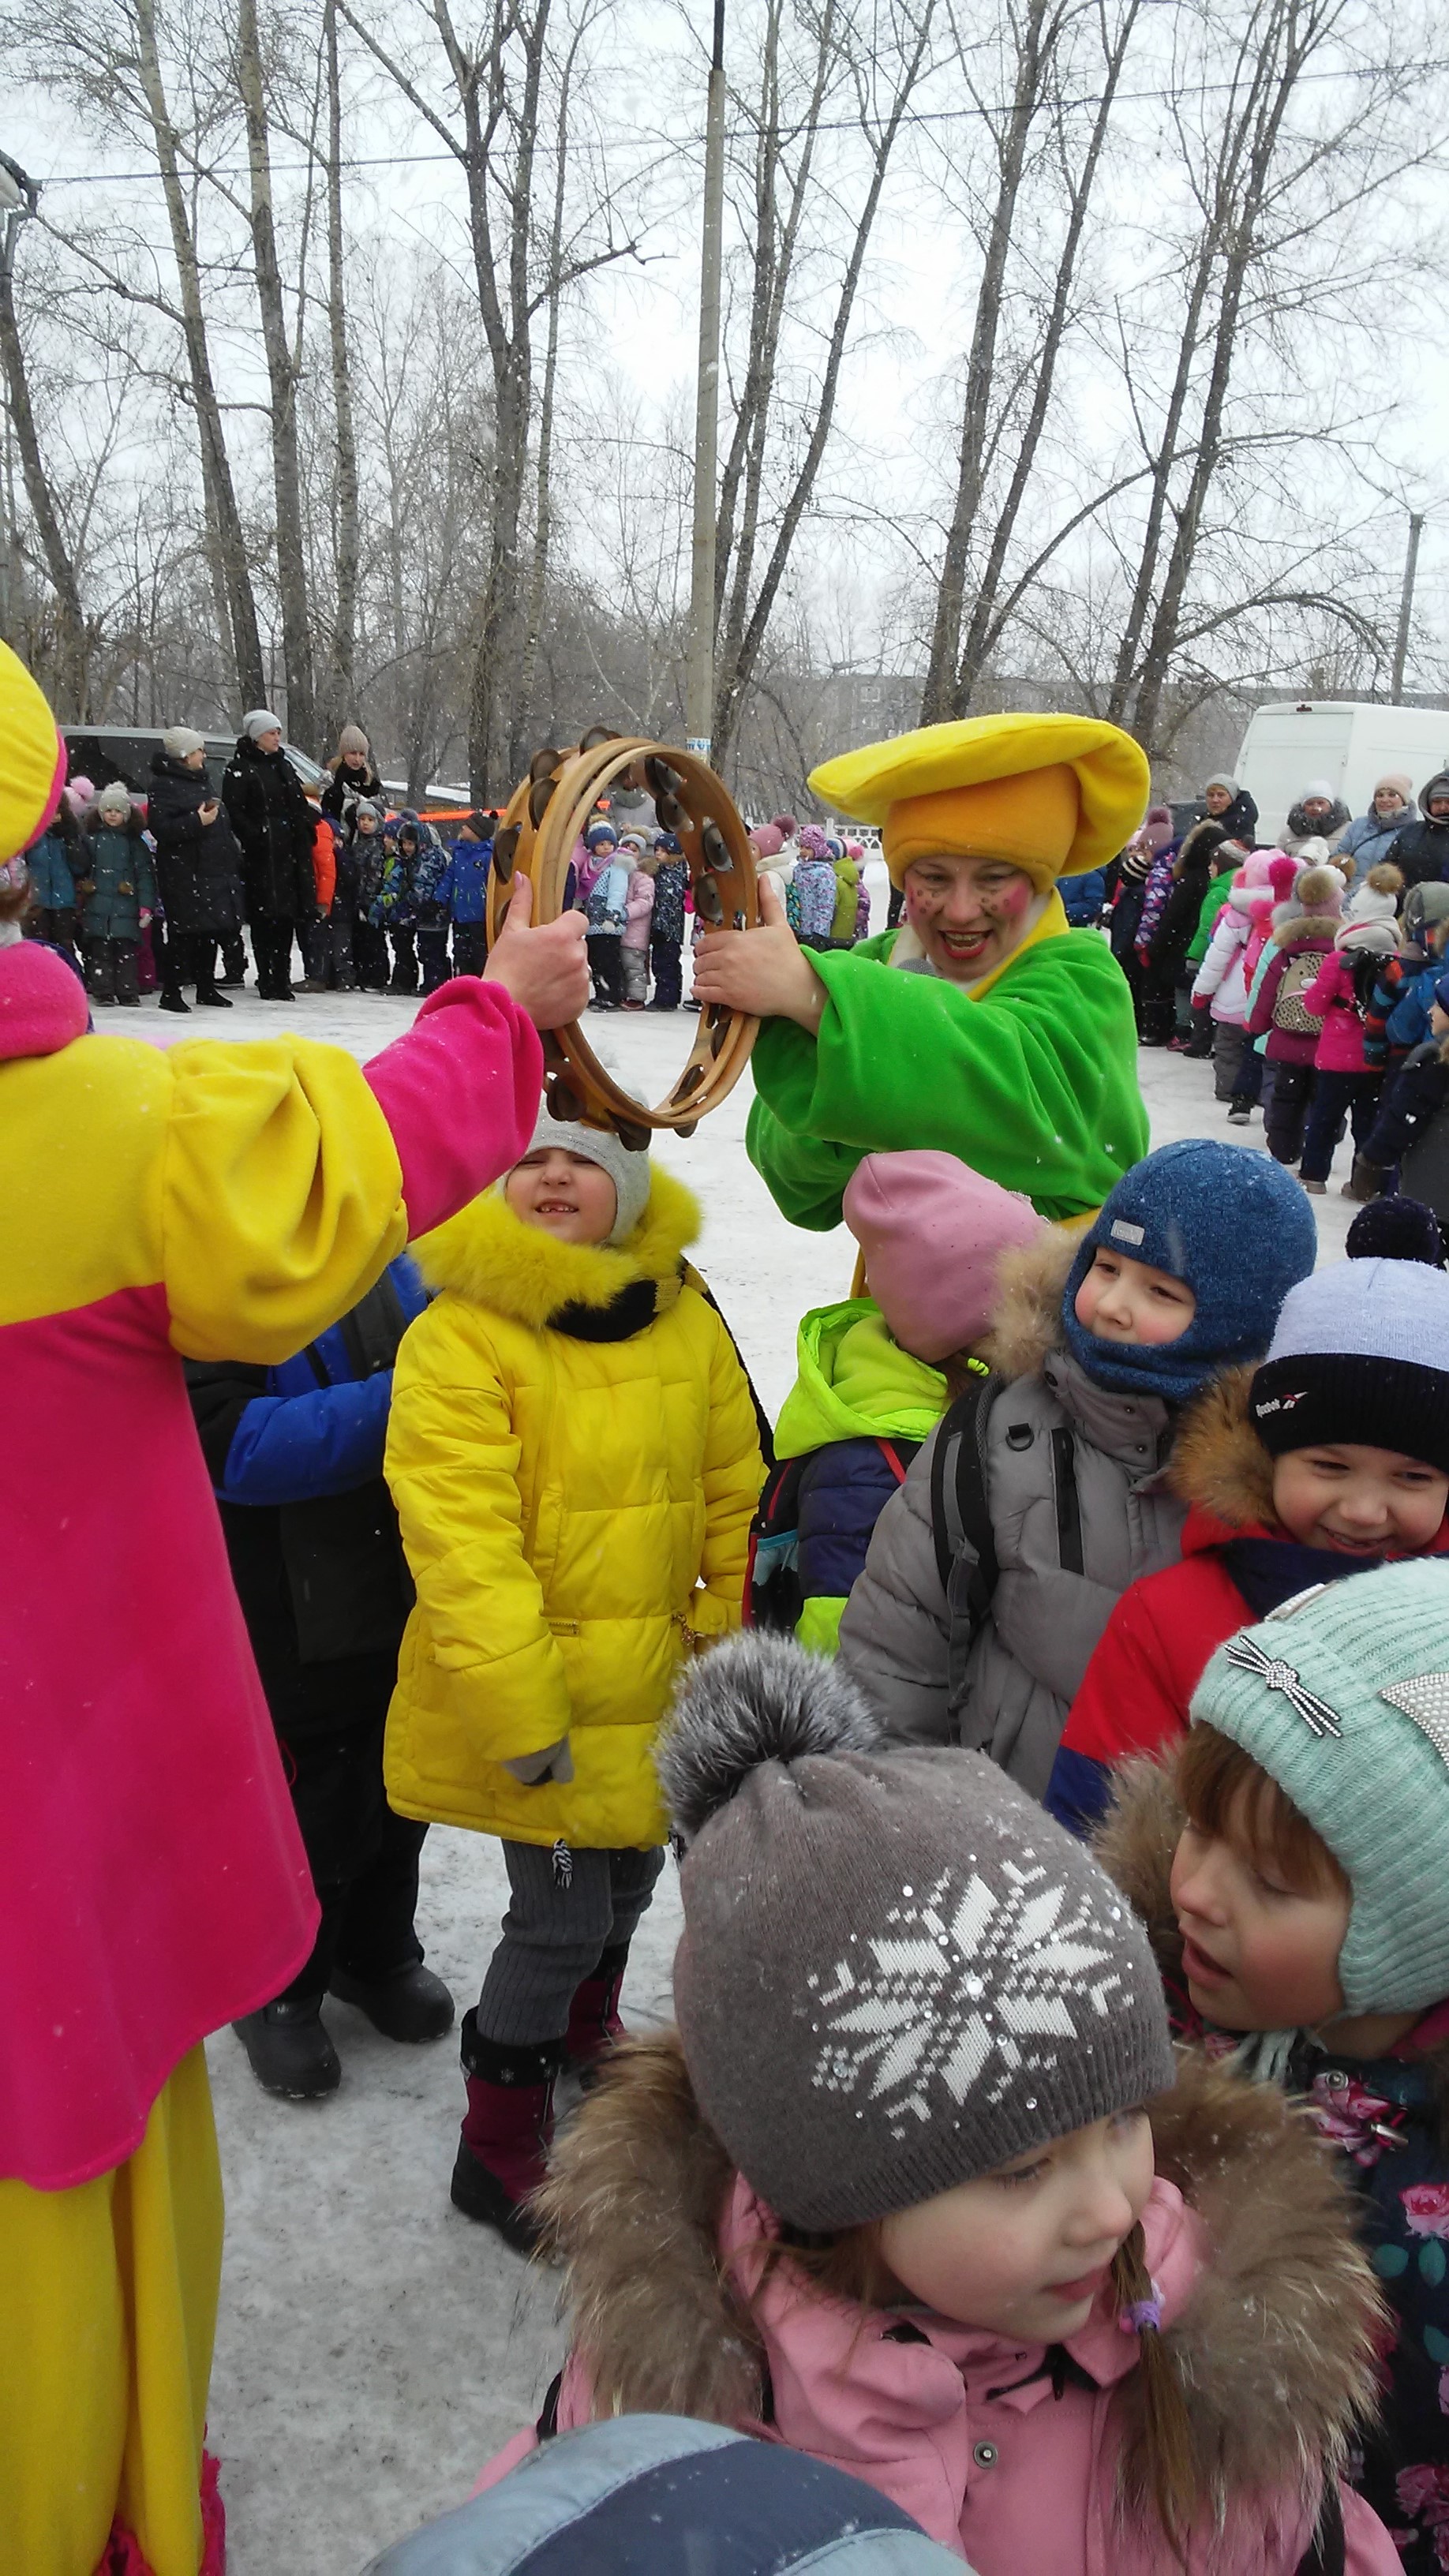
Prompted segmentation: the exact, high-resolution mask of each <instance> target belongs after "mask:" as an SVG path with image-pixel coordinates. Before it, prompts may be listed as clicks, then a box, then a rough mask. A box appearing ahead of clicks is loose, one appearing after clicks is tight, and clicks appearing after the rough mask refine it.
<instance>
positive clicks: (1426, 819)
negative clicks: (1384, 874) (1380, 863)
mask: <svg viewBox="0 0 1449 2576" xmlns="http://www.w3.org/2000/svg"><path fill="white" fill-rule="evenodd" d="M1419 812H1420V814H1421V815H1422V816H1423V820H1422V822H1419V823H1406V824H1405V825H1404V828H1403V830H1402V832H1400V834H1399V836H1398V839H1397V840H1396V841H1394V842H1393V843H1392V844H1391V846H1390V848H1389V849H1388V851H1387V852H1386V854H1385V855H1386V857H1387V858H1388V859H1389V860H1390V861H1391V862H1392V864H1393V865H1394V866H1395V867H1396V868H1398V869H1399V870H1400V871H1401V872H1402V875H1403V879H1404V883H1405V885H1406V886H1416V885H1429V884H1430V883H1432V882H1434V881H1435V880H1437V879H1446V878H1449V769H1436V771H1435V772H1434V775H1433V777H1432V778H1431V779H1430V780H1429V782H1428V784H1427V786H1424V787H1421V788H1420V790H1419Z"/></svg>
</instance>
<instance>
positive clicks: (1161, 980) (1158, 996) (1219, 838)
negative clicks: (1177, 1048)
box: [1142, 821, 1228, 1046]
mask: <svg viewBox="0 0 1449 2576" xmlns="http://www.w3.org/2000/svg"><path fill="white" fill-rule="evenodd" d="M1227 838H1228V835H1227V833H1226V832H1225V831H1224V830H1223V827H1222V825H1221V823H1213V822H1210V821H1204V822H1201V823H1194V824H1193V826H1192V828H1191V830H1190V831H1188V832H1185V833H1184V834H1183V839H1182V847H1181V849H1180V850H1179V851H1178V854H1177V856H1176V858H1175V859H1174V861H1173V863H1172V886H1171V890H1170V892H1169V894H1168V897H1167V901H1166V903H1165V904H1164V905H1163V907H1162V912H1161V915H1160V917H1159V920H1158V924H1157V928H1156V930H1155V931H1154V932H1153V934H1152V945H1151V947H1150V948H1149V950H1148V952H1147V964H1146V966H1145V967H1144V969H1143V974H1142V1043H1143V1045H1144V1046H1166V1045H1167V1043H1168V1041H1169V1039H1170V1038H1171V1036H1172V1024H1173V1018H1174V997H1175V994H1176V990H1177V984H1178V980H1179V978H1180V977H1181V975H1182V973H1183V969H1184V966H1185V964H1186V960H1187V952H1188V949H1189V948H1190V946H1191V945H1192V938H1193V933H1194V932H1195V930H1196V929H1197V925H1198V920H1199V917H1200V915H1201V913H1202V907H1203V897H1204V896H1205V894H1206V893H1207V890H1208V883H1209V880H1210V878H1211V875H1212V863H1213V855H1214V853H1215V852H1216V851H1217V850H1220V849H1221V847H1222V845H1223V843H1224V841H1225V840H1226V839H1227Z"/></svg>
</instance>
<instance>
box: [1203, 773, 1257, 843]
mask: <svg viewBox="0 0 1449 2576" xmlns="http://www.w3.org/2000/svg"><path fill="white" fill-rule="evenodd" d="M1202 793H1203V803H1204V804H1205V805H1206V807H1207V817H1206V819H1207V821H1208V822H1209V823H1221V825H1222V827H1223V834H1224V837H1225V839H1227V840H1229V841H1241V842H1242V845H1243V847H1244V849H1245V850H1255V849H1256V848H1257V846H1258V808H1257V805H1256V803H1255V801H1254V799H1253V798H1252V797H1251V796H1250V795H1249V794H1248V791H1247V789H1246V787H1240V786H1239V785H1238V782H1237V780H1236V778H1229V777H1228V775H1227V772H1226V771H1225V770H1219V772H1218V774H1217V776H1216V778H1210V779H1209V780H1208V782H1207V784H1206V786H1205V787H1204V789H1203V791H1202Z"/></svg>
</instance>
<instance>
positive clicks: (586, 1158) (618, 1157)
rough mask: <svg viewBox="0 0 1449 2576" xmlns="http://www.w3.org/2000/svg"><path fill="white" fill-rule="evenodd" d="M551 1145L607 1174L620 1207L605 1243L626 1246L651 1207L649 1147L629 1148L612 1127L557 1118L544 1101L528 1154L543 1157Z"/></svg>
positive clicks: (616, 1209)
mask: <svg viewBox="0 0 1449 2576" xmlns="http://www.w3.org/2000/svg"><path fill="white" fill-rule="evenodd" d="M549 1145H557V1147H558V1149H559V1151H560V1153H564V1154H577V1155H578V1158H579V1160H580V1162H582V1163H597V1164H598V1167H599V1169H600V1171H601V1172H607V1173H608V1175H609V1178H610V1180H611V1181H612V1182H613V1184H614V1195H615V1198H616V1200H617V1201H618V1204H617V1206H616V1208H615V1210H614V1222H613V1224H612V1225H611V1226H610V1228H609V1231H608V1233H607V1234H606V1235H605V1237H604V1241H605V1242H606V1243H626V1242H627V1241H628V1239H629V1236H630V1235H631V1234H632V1233H633V1231H634V1228H635V1226H636V1225H637V1224H638V1222H639V1219H640V1218H641V1217H642V1215H643V1214H644V1210H645V1209H646V1207H647V1206H648V1204H649V1181H650V1163H649V1148H648V1146H647V1144H646V1145H644V1146H643V1147H637V1148H636V1147H635V1146H632V1145H626V1144H625V1142H624V1139H623V1137H622V1136H620V1135H619V1134H618V1133H617V1132H616V1130H615V1129H614V1128H612V1127H589V1126H587V1125H586V1124H585V1123H584V1121H583V1120H582V1119H577V1118H555V1116H554V1115H553V1112H552V1110H551V1109H550V1108H549V1105H548V1102H547V1101H546V1100H545V1102H544V1103H543V1106H542V1107H541V1109H540V1110H539V1113H538V1124H537V1126H536V1127H535V1128H534V1131H533V1142H532V1144H531V1145H530V1146H529V1149H528V1150H529V1153H530V1154H541V1153H542V1152H543V1151H544V1149H545V1147H546V1146H549ZM519 1159H520V1160H522V1159H523V1158H522V1157H521V1156H520V1158H519ZM514 1168H515V1170H516V1169H517V1165H515V1166H514Z"/></svg>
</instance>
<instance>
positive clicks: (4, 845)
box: [0, 646, 542, 2576]
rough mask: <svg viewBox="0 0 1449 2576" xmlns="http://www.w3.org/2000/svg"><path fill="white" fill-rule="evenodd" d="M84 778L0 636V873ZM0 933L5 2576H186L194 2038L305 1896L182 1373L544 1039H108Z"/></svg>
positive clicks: (465, 996) (198, 2221)
mask: <svg viewBox="0 0 1449 2576" xmlns="http://www.w3.org/2000/svg"><path fill="white" fill-rule="evenodd" d="M59 775H60V772H59V770H58V768H57V765H56V738H55V728H54V725H53V723H52V721H51V719H50V716H49V712H48V710H47V709H46V708H45V704H44V701H43V699H42V698H41V697H40V694H39V692H38V691H37V690H36V689H35V687H34V684H33V682H31V681H30V679H29V677H28V675H27V674H26V673H25V672H24V670H23V669H22V667H21V665H20V664H19V663H17V662H16V661H15V659H14V656H13V655H10V654H7V653H6V652H5V648H4V647H3V646H0V834H3V835H4V836H5V837H3V838H0V854H8V853H9V852H11V851H14V850H16V849H18V848H22V847H24V846H25V845H26V843H27V842H28V841H29V840H31V839H33V837H34V836H35V834H36V832H37V831H38V830H40V829H41V827H42V824H43V822H44V820H45V819H46V814H47V811H53V809H54V797H55V795H56V794H57V793H58V780H59ZM7 927H8V926H7V925H5V924H3V923H0V943H5V944H0V1207H3V1209H4V1226H3V1232H0V1369H3V1384H4V1390H5V1403H4V1425H5V1429H4V1486H3V1491H4V1504H5V1512H4V1517H5V1572H4V1601H3V1615H0V1909H3V1937H0V2576H92V2571H93V2570H97V2569H104V2570H106V2571H107V2576H110V2571H112V2570H115V2571H117V2576H146V2571H150V2576H198V2571H200V2570H202V2569H203V2568H205V2569H207V2570H210V2569H213V2568H219V2567H220V2565H221V2563H222V2559H221V2551H222V2539H221V2529H222V2522H221V2513H220V2507H219V2505H218V2504H217V2502H216V2499H215V2495H214V2473H213V2472H212V2470H211V2467H210V2464H209V2463H207V2464H205V2474H203V2453H202V2432H203V2424H204V2415H205V2406H206V2392H207V2382H208V2378H209V2374H210V2365H211V2344H212V2331H213V2326H214V2321H215V2310H216V2292H217V2282H218V2276H219V2263H220V2251H221V2192H220V2178H219V2172H218V2167H217V2158H216V2142H215V2135H214V2131H213V2127H212V2118H211V2101H210V2094H209V2090H208V2085H207V2077H206V2066H205V2059H204V2056H203V2053H202V2049H201V2042H202V2040H203V2039H204V2037H205V2036H206V2034H207V2033H208V2032H209V2031H213V2030H216V2029H218V2028H220V2027H221V2026H222V2025H223V2024H225V2023H226V2022H228V2021H230V2020H233V2019H235V2018H236V2017H238V2016H239V2015H241V2014H243V2013H247V2012H250V2011H252V2010H253V2009H255V2008H256V2007H257V2006H259V2005H260V2004H262V2003H263V2002H265V2001H266V2000H267V1999H268V1998H269V1997H270V1996H272V1995H274V1994H276V1993H277V1992H278V1991H279V1989H280V1988H281V1987H282V1986H284V1985H285V1984H286V1983H287V1982H288V1980H289V1979H290V1978H291V1976H292V1975H293V1974H294V1973H295V1971H296V1969H297V1968H298V1967H299V1966H300V1964H301V1962H302V1961H303V1959H304V1958H305V1957H306V1956H307V1953H308V1951H309V1949H310V1947H311V1943H312V1938H313V1932H314V1927H315V1923H316V1912H317V1909H316V1903H315V1900H314V1897H313V1894H312V1888H311V1883H310V1879H309V1876H308V1871H307V1863H306V1859H305V1856H304V1854H303V1850H302V1845H301V1841H300V1839H299V1837H298V1834H297V1830H296V1826H295V1823H294V1821H293V1816H292V1809H291V1802H290V1799H289V1797H288V1794H287V1789H286V1784H285V1781H284V1779H283V1776H282V1771H281V1766H280V1762H279V1760H278V1756H277V1751H276V1744H275V1739H274V1736H273V1732H272V1726H271V1721H270V1718H269V1716H268V1713H267V1707H266V1702H265V1700H264V1698H263V1696H262V1690H261V1685H260V1683H259V1681H258V1679H257V1675H256V1670H255V1667H254V1665H253V1661H252V1656H251V1650H250V1647H249V1645H248V1642H247V1636H246V1630H245V1628H244V1626H243V1624H242V1619H241V1614H240V1611H239V1610H238V1608H237V1603H236V1599H235V1595H234V1593H233V1590H232V1586H231V1581H230V1576H229V1573H228V1568H227V1560H226V1552H225V1548H224V1546H223V1543H222V1537H221V1530H220V1526H219V1523H218V1520H217V1514H216V1508H215V1504H214V1502H213V1499H212V1494H211V1489H210V1485H209V1483H208V1479H207V1474H206V1470H205V1467H204V1465H203V1463H202V1457H201V1452H200V1449H199V1447H198V1445H197V1441H196V1435H195V1431H194V1429H193V1427H192V1422H191V1415H190V1410H189V1407H188V1405H187V1400H186V1392H185V1386H184V1383H183V1379H182V1368H181V1362H182V1359H183V1357H188V1358H198V1359H217V1358H223V1357H230V1358H237V1357H240V1358H243V1359H247V1360H252V1361H255V1362H257V1363H266V1362H270V1361H277V1360H281V1359H284V1358H286V1357H288V1356H290V1354H291V1353H292V1352H294V1351H296V1350H298V1349H300V1348H301V1347H302V1346H303V1344H305V1343H306V1342H307V1341H309V1340H310V1339H311V1338H312V1337H313V1336H314V1335H315V1334H316V1333H318V1332H319V1331H321V1330H322V1329H323V1327H324V1326H325V1325H326V1324H328V1323H330V1322H332V1321H334V1320H335V1319H336V1317H337V1316H339V1315H341V1314H344V1313H345V1312H346V1311H347V1310H348V1308H349V1307H351V1306H352V1305H354V1304H355V1303H356V1302H357V1300H358V1299H359V1298H360V1297H361V1296H362V1295H363V1294H364V1293H365V1291H366V1290H367V1289H368V1288H369V1287H370V1286H371V1285H372V1283H373V1281H374V1280H375V1279H376V1278H377V1277H378V1276H379V1274H380V1273H381V1271H382V1270H383V1268H384V1266H385V1264H386V1263H387V1262H388V1261H389V1260H390V1259H391V1258H392V1256H393V1255H394V1254H395V1253H396V1252H397V1251H399V1250H400V1248H401V1247H402V1245H403V1244H404V1243H405V1242H406V1241H407V1239H408V1237H409V1235H410V1234H415V1233H418V1234H420V1233H426V1232H428V1231H429V1230H430V1229H431V1228H432V1227H433V1226H435V1225H438V1224H440V1223H441V1222H442V1221H443V1220H444V1219H445V1218H446V1217H449V1216H451V1215H452V1214H453V1213H454V1212H455V1211H456V1210H457V1209H458V1208H460V1207H462V1206H463V1205H465V1204H466V1203H467V1201H468V1200H470V1199H471V1198H473V1197H474V1196H475V1195H476V1194H477V1192H478V1191H479V1190H481V1189H484V1188H486V1187H487V1186H488V1184H489V1183H490V1182H491V1181H492V1180H494V1179H495V1178H496V1177H497V1176H498V1174H499V1173H500V1172H503V1171H505V1170H507V1169H508V1167H509V1166H510V1165H511V1164H512V1163H514V1162H516V1161H517V1159H518V1157H519V1156H520V1154H522V1153H523V1152H525V1151H526V1149H527V1145H528V1141H529V1138H530V1136H531V1134H532V1131H533V1123H534V1116H535V1112H536V1109H537V1103H538V1094H539V1086H540V1081H541V1075H542V1060H541V1051H540V1047H539V1041H538V1038H537V1036H536V1034H535V1032H534V1030H533V1028H532V1027H531V1025H530V1024H529V1023H528V1021H527V1020H526V1019H525V1018H524V1017H523V1015H522V1013H521V1012H520V1011H519V1010H518V1009H517V1008H516V1006H515V1005H514V1004H513V1003H512V1002H511V1001H510V1000H509V999H508V998H507V996H506V995H504V994H503V993H502V992H501V990H500V989H499V988H498V987H496V986H492V985H484V984H481V983H478V982H476V981H474V980H472V979H463V980H461V981H459V982H458V983H455V984H453V985H451V986H448V987H445V988H444V990H443V991H441V992H440V993H438V994H437V995H435V996H434V997H433V999H432V1000H431V1001H430V1002H427V1003H425V1004H424V1005H423V1008H422V1010H421V1012H420V1013H419V1015H418V1022H417V1025H416V1026H415V1027H414V1028H413V1029H412V1030H410V1031H409V1033H408V1034H407V1035H406V1036H405V1037H403V1038H400V1039H398V1040H397V1042H396V1043H395V1044H394V1045H393V1046H391V1047H389V1048H387V1049H386V1050H385V1052H384V1053H383V1054H381V1055H380V1056H378V1057H376V1058H375V1059H374V1060H373V1062H372V1063H371V1064H370V1065H368V1066H367V1067H366V1068H363V1067H360V1066H359V1065H357V1064H355V1063H354V1062H353V1060H352V1059H351V1057H350V1056H347V1055H344V1054H343V1053H342V1052H341V1051H340V1050H338V1049H336V1048H333V1047H327V1046H322V1045H318V1044H315V1043H313V1042H311V1041H309V1040H306V1039H303V1038H291V1037H279V1038H273V1039H266V1040H261V1041H258V1042H256V1043H254V1044H242V1045H225V1044H217V1043H214V1042H201V1043H193V1044H182V1045H180V1046H177V1047H174V1048H173V1049H172V1050H171V1051H170V1052H169V1054H168V1053H163V1052H161V1051H160V1050H159V1049H156V1048H153V1047H151V1046H148V1045H146V1044H145V1043H144V1042H138V1041H134V1040H128V1039H124V1038H113V1037H95V1036H91V1035H89V1034H87V1013H86V1002H85V996H84V993H83V991H82V989H81V986H80V984H79V982H78V981H77V979H76V977H75V976H74V975H73V974H72V972H71V970H70V968H69V967H68V966H67V965H66V964H65V963H64V962H63V961H62V960H61V959H60V958H59V957H58V956H57V955H56V954H55V953H54V952H53V951H51V950H48V949H46V948H44V947H41V946H39V945H37V944H35V943H32V942H21V941H20V940H18V939H17V938H16V937H15V936H14V933H13V931H10V932H9V936H8V939H7Z"/></svg>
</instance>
